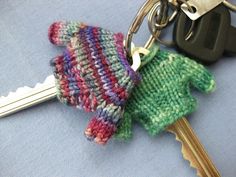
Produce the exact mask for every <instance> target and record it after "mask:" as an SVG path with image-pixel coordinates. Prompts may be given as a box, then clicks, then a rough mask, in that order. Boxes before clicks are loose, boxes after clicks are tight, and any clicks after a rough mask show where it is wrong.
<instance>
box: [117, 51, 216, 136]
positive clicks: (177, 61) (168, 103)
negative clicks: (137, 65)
mask: <svg viewBox="0 0 236 177" xmlns="http://www.w3.org/2000/svg"><path fill="white" fill-rule="evenodd" d="M142 60H143V61H144V62H145V61H149V62H147V64H146V65H145V66H143V67H142V68H141V69H140V74H141V76H142V82H141V83H140V85H138V86H137V87H136V88H135V89H134V90H133V92H132V95H131V97H130V99H129V101H128V102H127V104H126V108H125V113H124V119H123V120H122V121H121V123H120V126H119V128H118V131H117V133H116V137H117V138H122V139H127V138H129V137H130V136H131V134H132V130H131V129H132V120H137V121H138V122H140V123H141V124H142V125H143V126H144V128H145V129H146V130H147V131H148V132H149V134H151V135H156V134H158V133H159V132H160V131H162V130H164V129H165V128H166V127H167V126H168V125H170V124H172V123H173V122H175V121H176V120H177V119H179V118H182V117H183V116H186V115H188V114H190V113H192V112H193V111H194V110H195V109H196V107H197V101H196V99H195V98H194V97H192V95H191V94H190V86H194V87H196V88H197V89H199V90H200V91H203V92H210V91H213V90H214V88H215V81H214V80H213V76H212V75H211V74H210V73H209V72H208V71H207V70H206V69H205V68H204V67H203V66H202V65H200V64H197V63H196V62H195V61H193V60H190V59H189V58H187V57H184V56H182V55H179V54H176V53H170V52H168V51H159V49H158V48H157V47H153V48H152V50H151V52H150V54H149V55H147V56H145V57H144V58H143V59H142Z"/></svg>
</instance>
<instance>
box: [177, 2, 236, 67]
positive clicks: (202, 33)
mask: <svg viewBox="0 0 236 177" xmlns="http://www.w3.org/2000/svg"><path fill="white" fill-rule="evenodd" d="M190 23H191V22H190ZM186 24H189V19H188V17H187V16H186V15H185V14H184V13H183V12H180V14H179V17H178V20H177V22H176V24H175V29H174V33H173V38H174V41H175V43H176V45H177V48H178V49H179V50H180V51H181V52H184V53H186V54H187V55H189V56H191V57H192V58H193V59H196V60H198V61H200V62H202V63H205V64H211V63H214V62H216V61H217V60H219V59H220V58H221V56H222V55H223V54H224V53H226V54H236V46H235V42H236V28H235V27H233V26H231V16H230V12H229V10H228V9H227V8H226V7H225V6H224V5H219V6H218V7H216V8H215V9H213V10H212V11H210V12H209V13H207V14H205V15H204V16H202V17H201V18H199V19H198V20H197V21H196V24H195V27H194V29H193V34H192V36H191V37H190V39H189V40H185V31H186V28H187V25H186Z"/></svg>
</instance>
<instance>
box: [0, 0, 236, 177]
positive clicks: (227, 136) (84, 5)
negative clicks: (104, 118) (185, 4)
mask: <svg viewBox="0 0 236 177" xmlns="http://www.w3.org/2000/svg"><path fill="white" fill-rule="evenodd" d="M143 2H144V0H123V1H120V0H113V1H108V0H90V1H87V0H71V1H66V0H51V1H47V0H35V1H32V0H25V1H18V0H11V1H8V0H1V1H0V12H1V15H0V17H1V18H0V56H1V57H0V95H7V93H8V92H9V91H14V90H16V89H17V88H18V87H20V86H24V85H27V86H34V84H35V83H37V82H42V81H43V80H44V78H45V77H46V76H48V75H50V74H52V73H51V68H50V66H49V60H50V59H51V58H52V57H55V56H56V55H59V54H60V53H61V51H62V48H58V47H55V46H53V45H51V44H50V43H49V41H48V39H47V29H48V27H49V25H50V24H51V23H52V22H54V21H57V20H76V21H82V22H85V23H87V24H89V25H97V26H102V27H104V28H107V29H110V30H113V31H116V32H123V33H127V29H128V27H129V25H130V23H131V21H132V19H133V17H134V15H135V14H136V12H137V10H138V8H139V7H140V6H141V4H142V3H143ZM234 16H235V15H234ZM233 23H234V24H236V18H235V17H234V18H233ZM143 26H144V27H143V28H142V30H141V32H140V33H139V34H138V35H137V36H135V41H136V43H137V44H143V43H144V42H145V41H146V39H147V38H148V36H149V33H148V31H147V25H146V24H144V25H143ZM168 35H169V37H170V36H171V33H169V34H168ZM209 69H210V70H211V71H212V72H213V74H214V75H215V77H216V81H217V90H216V92H214V93H213V94H210V95H207V96H206V95H204V94H202V93H199V92H194V95H195V96H196V97H197V98H198V100H199V109H198V111H197V112H195V113H194V114H192V115H191V116H189V119H188V120H189V121H190V123H191V125H192V127H193V128H194V130H195V132H196V133H197V135H198V137H199V138H200V140H201V142H202V143H203V144H204V146H205V148H206V149H207V151H208V153H209V155H210V156H211V158H212V160H213V161H214V163H215V165H216V166H217V167H218V169H219V171H220V172H221V175H222V176H223V177H224V176H225V177H234V176H235V175H236V168H235V164H236V151H235V149H236V138H235V137H236V131H235V126H236V119H235V117H236V99H235V98H236V89H235V87H236V82H235V78H236V73H235V70H236V57H232V58H225V59H222V60H221V61H219V62H218V63H217V64H215V65H213V66H211V67H209ZM89 117H91V114H87V113H84V112H83V111H80V110H76V109H74V108H69V107H66V106H64V105H62V104H60V103H59V102H58V101H56V100H52V101H49V102H46V103H43V104H41V105H39V106H35V107H33V108H30V109H27V110H25V111H22V112H20V113H17V114H14V115H11V116H9V117H7V118H3V119H0V177H132V176H135V177H174V176H175V177H178V176H179V177H194V176H196V175H195V170H194V169H192V168H190V167H189V163H188V162H187V161H185V160H184V159H183V158H182V154H181V152H180V150H181V146H180V144H179V143H178V142H176V141H175V137H174V136H173V135H172V134H169V133H166V132H163V133H162V134H160V135H159V136H157V137H150V136H148V135H147V132H146V131H145V130H144V129H143V128H142V127H141V126H140V125H135V127H134V137H133V139H132V140H131V141H129V142H119V141H116V140H112V141H110V142H109V144H108V145H107V146H99V145H96V144H94V143H91V142H89V141H87V140H86V138H85V137H84V135H83V132H84V129H85V127H86V125H87V122H88V118H89Z"/></svg>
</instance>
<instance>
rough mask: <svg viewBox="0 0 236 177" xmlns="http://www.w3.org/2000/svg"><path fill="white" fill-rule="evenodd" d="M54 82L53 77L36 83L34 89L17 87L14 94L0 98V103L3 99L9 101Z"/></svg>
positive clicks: (10, 93)
mask: <svg viewBox="0 0 236 177" xmlns="http://www.w3.org/2000/svg"><path fill="white" fill-rule="evenodd" d="M54 82H55V78H54V76H53V75H50V76H48V77H47V78H46V79H45V80H44V81H43V82H42V83H37V84H36V85H35V86H34V87H28V86H23V87H19V88H18V89H16V91H15V92H12V91H11V92H9V93H8V95H7V96H1V97H0V103H1V102H3V101H4V100H5V99H11V98H15V97H17V96H18V95H22V94H25V93H27V92H29V91H31V90H33V89H37V88H39V87H41V86H42V85H45V84H48V83H49V84H50V83H54Z"/></svg>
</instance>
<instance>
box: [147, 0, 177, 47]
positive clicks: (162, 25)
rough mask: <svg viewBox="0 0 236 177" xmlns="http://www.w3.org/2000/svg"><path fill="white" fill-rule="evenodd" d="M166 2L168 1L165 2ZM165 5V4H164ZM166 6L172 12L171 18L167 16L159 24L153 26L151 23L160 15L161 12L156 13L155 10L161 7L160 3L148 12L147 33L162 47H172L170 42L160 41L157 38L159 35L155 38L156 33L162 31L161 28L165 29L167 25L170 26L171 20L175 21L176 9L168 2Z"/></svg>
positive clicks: (172, 43)
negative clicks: (168, 6)
mask: <svg viewBox="0 0 236 177" xmlns="http://www.w3.org/2000/svg"><path fill="white" fill-rule="evenodd" d="M167 2H168V1H167ZM164 5H165V4H164ZM168 5H170V7H171V8H172V10H173V11H174V12H173V13H172V15H171V16H168V17H166V19H163V20H164V22H163V20H162V22H161V23H155V24H153V21H154V19H156V18H158V17H159V16H160V15H161V14H160V13H162V12H159V13H158V12H157V9H159V8H160V9H161V8H162V7H160V6H162V3H157V4H156V5H155V6H154V7H153V8H152V9H151V11H150V13H149V16H148V27H149V31H150V33H151V34H152V35H153V37H154V38H155V39H156V40H157V41H158V42H159V43H161V44H162V45H165V46H170V47H171V46H173V45H174V42H172V41H164V40H161V39H160V38H159V36H160V34H159V35H158V36H156V35H155V34H156V31H160V30H162V29H163V28H165V27H167V26H168V25H170V24H171V23H172V22H173V20H174V19H175V17H176V16H177V15H178V7H177V6H175V5H174V4H172V3H170V2H168Z"/></svg>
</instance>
